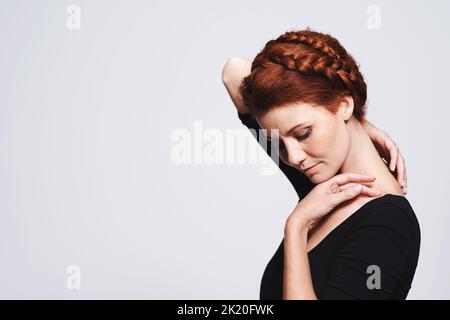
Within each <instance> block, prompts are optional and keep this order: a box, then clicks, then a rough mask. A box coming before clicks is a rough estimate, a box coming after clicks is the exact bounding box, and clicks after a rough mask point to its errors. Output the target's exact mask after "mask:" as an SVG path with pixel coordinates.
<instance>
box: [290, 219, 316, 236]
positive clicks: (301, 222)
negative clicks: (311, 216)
mask: <svg viewBox="0 0 450 320" xmlns="http://www.w3.org/2000/svg"><path fill="white" fill-rule="evenodd" d="M311 227H312V224H311V223H310V222H309V221H307V220H305V219H302V218H298V217H294V216H290V217H289V218H288V219H287V221H286V224H285V226H284V233H285V234H289V233H292V232H294V233H299V232H300V233H305V234H308V233H309V231H310V229H311Z"/></svg>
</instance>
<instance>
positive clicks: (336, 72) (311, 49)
mask: <svg viewBox="0 0 450 320" xmlns="http://www.w3.org/2000/svg"><path fill="white" fill-rule="evenodd" d="M299 45H300V46H301V47H299ZM270 63H275V64H278V65H281V66H282V67H284V68H285V69H286V70H289V71H295V72H298V73H300V74H301V75H303V76H315V77H320V78H324V79H326V80H327V81H328V82H329V83H330V84H331V87H332V88H334V89H339V90H340V91H341V92H348V93H349V94H350V95H351V96H352V98H353V101H354V105H355V108H354V115H355V117H356V118H357V119H359V120H361V119H362V118H364V117H365V113H366V110H365V103H366V99H367V86H366V83H365V81H364V78H363V76H362V75H361V73H360V71H359V67H358V65H357V64H356V62H355V60H354V59H353V57H352V56H351V55H350V54H348V53H347V51H346V50H345V49H344V48H343V47H342V46H341V45H340V43H339V42H338V41H337V40H336V39H335V38H333V37H331V36H330V35H327V34H322V33H318V32H315V31H311V30H310V29H309V28H308V29H306V30H300V31H289V32H286V33H285V34H283V35H281V36H279V37H278V38H277V39H275V40H270V41H269V42H267V44H266V46H265V47H264V49H263V50H262V51H261V52H260V53H259V54H258V55H257V56H256V57H255V59H254V61H253V64H252V74H251V76H252V77H249V78H248V79H246V81H245V88H244V89H246V91H247V93H248V94H251V91H252V90H251V89H252V88H251V87H252V86H251V82H253V81H256V79H257V75H256V73H257V72H258V71H257V69H265V68H266V69H267V68H270ZM244 98H245V99H247V100H250V97H249V96H247V97H244ZM249 103H250V101H249Z"/></svg>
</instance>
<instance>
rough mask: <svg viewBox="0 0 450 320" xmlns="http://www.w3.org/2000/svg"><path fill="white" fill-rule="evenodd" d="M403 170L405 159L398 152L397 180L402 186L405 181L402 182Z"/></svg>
mask: <svg viewBox="0 0 450 320" xmlns="http://www.w3.org/2000/svg"><path fill="white" fill-rule="evenodd" d="M405 170H406V166H405V159H403V156H402V155H401V154H399V155H398V162H397V181H398V183H399V184H400V185H401V186H402V187H403V185H404V183H405V182H404V176H405Z"/></svg>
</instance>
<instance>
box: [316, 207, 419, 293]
mask: <svg viewBox="0 0 450 320" xmlns="http://www.w3.org/2000/svg"><path fill="white" fill-rule="evenodd" d="M408 215H409V216H408ZM414 226H415V221H414V220H413V219H412V218H411V213H408V212H407V211H405V210H404V209H402V208H400V207H398V206H396V205H395V204H391V203H387V204H382V205H380V206H375V207H373V208H371V209H370V212H368V214H367V218H366V217H365V218H364V221H363V222H362V223H358V225H357V226H356V227H355V228H354V229H352V231H351V232H350V234H349V236H348V238H347V240H346V242H345V244H344V245H343V246H342V247H341V249H340V250H339V251H338V252H337V253H336V256H335V258H334V261H333V264H332V268H331V270H330V273H329V279H328V281H327V284H326V286H325V287H324V289H322V290H321V292H320V293H319V294H318V295H317V296H318V299H319V300H320V299H324V300H326V299H343V300H344V299H357V300H372V299H379V300H389V299H399V298H396V297H398V296H399V293H401V292H406V294H407V292H408V291H409V289H410V288H411V282H412V279H413V277H414V273H415V269H416V266H417V261H418V257H419V247H420V232H419V233H418V232H417V230H418V229H417V228H415V227H414ZM370 266H372V267H370ZM374 266H375V267H374ZM368 268H369V269H368ZM375 268H379V269H378V271H379V272H378V271H376V270H375ZM376 273H378V275H379V278H378V279H379V282H378V284H379V288H378V287H377V285H378V284H377V282H376V280H375V278H374V277H375V276H376V275H375V274H376ZM368 283H369V284H368ZM369 287H372V288H371V289H370V288H369ZM316 294H317V292H316ZM406 294H405V296H404V298H405V299H406ZM400 296H402V295H400Z"/></svg>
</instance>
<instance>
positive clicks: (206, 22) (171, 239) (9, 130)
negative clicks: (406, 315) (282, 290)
mask: <svg viewBox="0 0 450 320" xmlns="http://www.w3.org/2000/svg"><path fill="white" fill-rule="evenodd" d="M71 4H75V5H78V6H80V8H81V29H80V30H74V31H70V30H68V28H67V27H66V19H67V16H68V14H67V13H66V9H67V7H68V6H69V5H71ZM372 4H374V5H378V6H379V7H380V9H381V29H379V30H370V29H368V28H367V27H366V20H367V19H368V14H367V13H366V9H367V7H368V6H369V5H372ZM449 13H450V2H449V1H433V2H430V1H339V2H336V1H314V2H313V3H311V1H276V2H274V1H261V0H259V1H245V2H243V1H221V2H219V1H106V0H105V1H17V0H11V1H4V0H2V1H0V40H1V50H0V88H1V90H0V246H1V247H0V270H1V272H0V297H1V298H8V299H9V298H38V299H47V298H63V299H79V298H85V299H91V298H106V299H110V298H124V299H132V298H133V299H258V298H259V285H260V281H261V276H262V273H263V271H264V268H265V266H266V264H267V262H268V261H269V259H270V258H271V257H272V255H273V253H274V252H275V250H276V248H277V247H278V245H279V243H280V241H281V239H282V236H283V226H284V222H285V219H286V217H287V216H288V214H289V213H290V212H291V210H292V209H293V207H294V206H295V204H296V203H297V197H296V194H295V191H294V189H293V188H292V186H291V185H290V183H289V182H288V180H287V179H286V178H285V177H284V176H283V175H282V174H280V173H279V174H276V175H262V174H261V173H260V165H255V164H244V165H237V164H229V165H206V164H200V165H194V164H192V165H175V164H174V163H173V162H172V161H171V157H170V154H171V150H172V148H173V146H174V142H172V141H171V134H172V132H173V131H174V130H175V129H177V128H186V129H188V130H190V131H192V128H193V121H194V120H201V121H202V123H203V127H204V128H205V129H206V128H215V129H219V130H221V131H223V130H225V129H227V128H235V129H245V127H243V126H242V125H241V124H240V122H239V120H238V118H237V116H236V112H235V109H234V107H233V105H232V103H231V100H230V99H229V97H228V95H227V93H226V91H225V89H224V87H223V85H222V83H221V78H220V76H221V71H222V67H223V65H224V63H225V61H226V60H227V59H228V58H229V57H232V56H240V57H246V58H252V57H254V55H255V54H256V53H257V52H258V51H259V50H260V49H261V48H262V47H263V45H264V44H265V43H266V42H267V41H268V40H270V39H272V38H274V37H276V36H278V35H279V34H281V33H283V32H285V31H288V30H293V29H300V28H305V27H306V26H310V27H311V28H313V29H314V30H317V31H322V32H328V33H331V34H332V35H334V36H336V37H337V38H338V39H339V40H340V41H341V43H342V44H343V45H344V46H345V47H346V49H347V50H348V51H349V52H350V53H352V54H353V55H354V57H355V58H356V60H357V61H358V62H359V63H360V65H361V70H362V73H363V74H364V76H365V78H366V81H367V83H368V95H369V100H368V101H369V109H368V119H369V120H370V121H371V122H372V123H374V124H375V125H377V126H379V127H380V128H382V129H383V130H385V131H386V132H387V133H388V134H389V135H390V136H391V137H392V138H393V139H394V141H395V142H396V143H397V144H398V145H399V147H400V151H401V152H402V154H403V155H404V156H405V158H406V163H407V169H408V185H409V192H408V195H407V198H408V200H409V201H410V203H411V205H412V206H413V208H414V209H415V212H416V215H417V217H418V219H419V221H420V225H421V230H422V246H421V254H420V261H419V265H418V268H417V272H416V276H415V279H414V282H413V284H412V289H411V291H410V294H409V297H408V298H409V299H430V298H438V299H439V298H446V299H448V298H450V281H449V270H450V259H449V257H448V255H447V251H448V246H449V244H450V243H449V239H450V236H449V232H448V228H449V222H450V217H449V211H450V210H449V209H450V204H449V201H448V198H446V197H448V194H447V193H448V190H449V188H448V184H447V182H448V180H449V178H450V177H449V173H450V171H449V167H448V164H449V163H450V159H449V156H450V154H449V142H448V141H449V137H450V133H449V126H448V116H449V113H450V112H449V103H448V90H449V89H448V84H449V80H448V75H449V71H450V68H449V67H450V63H449V57H450V37H449V26H450V25H449V22H448V21H449V18H450V17H449ZM255 143H256V142H255ZM69 265H78V266H79V267H80V268H81V275H82V277H81V289H80V290H69V289H67V288H66V279H67V277H68V275H67V274H66V268H67V266H69Z"/></svg>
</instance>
